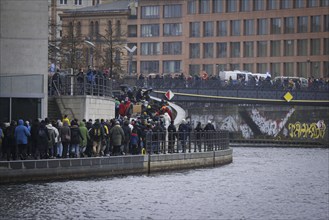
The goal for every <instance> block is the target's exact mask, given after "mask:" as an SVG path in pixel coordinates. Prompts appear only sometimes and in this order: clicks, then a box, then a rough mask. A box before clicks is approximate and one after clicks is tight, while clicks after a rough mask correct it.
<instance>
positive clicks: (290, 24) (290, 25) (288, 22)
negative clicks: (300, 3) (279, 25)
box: [284, 17, 295, 34]
mask: <svg viewBox="0 0 329 220" xmlns="http://www.w3.org/2000/svg"><path fill="white" fill-rule="evenodd" d="M294 26H295V25H294V18H293V17H287V18H284V33H285V34H292V33H294V31H295V30H294V29H295V27H294Z"/></svg>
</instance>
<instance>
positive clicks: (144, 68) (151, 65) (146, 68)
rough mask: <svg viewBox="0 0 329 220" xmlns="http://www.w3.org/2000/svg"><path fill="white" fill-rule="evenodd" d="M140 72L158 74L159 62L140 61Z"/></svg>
mask: <svg viewBox="0 0 329 220" xmlns="http://www.w3.org/2000/svg"><path fill="white" fill-rule="evenodd" d="M140 68H141V69H140V72H141V73H143V74H145V73H159V61H141V66H140Z"/></svg>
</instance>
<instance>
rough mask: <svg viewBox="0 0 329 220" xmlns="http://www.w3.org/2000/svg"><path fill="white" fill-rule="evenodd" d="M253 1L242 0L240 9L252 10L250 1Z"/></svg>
mask: <svg viewBox="0 0 329 220" xmlns="http://www.w3.org/2000/svg"><path fill="white" fill-rule="evenodd" d="M251 2H252V1H250V0H241V2H240V11H250V10H251V8H250V3H251Z"/></svg>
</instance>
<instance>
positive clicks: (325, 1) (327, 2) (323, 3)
mask: <svg viewBox="0 0 329 220" xmlns="http://www.w3.org/2000/svg"><path fill="white" fill-rule="evenodd" d="M320 6H322V7H323V6H329V0H321V1H320Z"/></svg>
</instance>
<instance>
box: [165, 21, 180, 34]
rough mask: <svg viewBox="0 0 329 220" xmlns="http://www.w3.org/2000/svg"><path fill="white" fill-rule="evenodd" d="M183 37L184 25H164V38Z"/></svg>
mask: <svg viewBox="0 0 329 220" xmlns="http://www.w3.org/2000/svg"><path fill="white" fill-rule="evenodd" d="M180 35H182V24H181V23H174V24H164V25H163V36H180Z"/></svg>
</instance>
